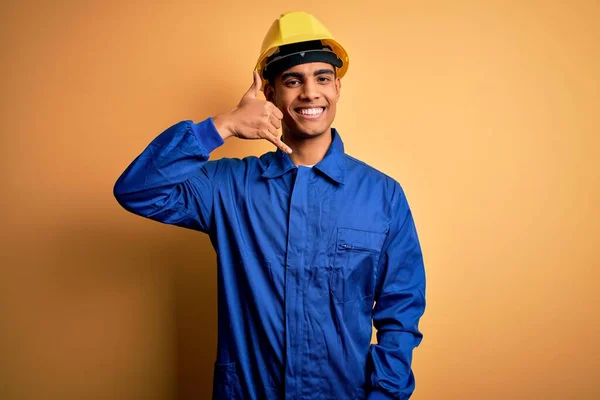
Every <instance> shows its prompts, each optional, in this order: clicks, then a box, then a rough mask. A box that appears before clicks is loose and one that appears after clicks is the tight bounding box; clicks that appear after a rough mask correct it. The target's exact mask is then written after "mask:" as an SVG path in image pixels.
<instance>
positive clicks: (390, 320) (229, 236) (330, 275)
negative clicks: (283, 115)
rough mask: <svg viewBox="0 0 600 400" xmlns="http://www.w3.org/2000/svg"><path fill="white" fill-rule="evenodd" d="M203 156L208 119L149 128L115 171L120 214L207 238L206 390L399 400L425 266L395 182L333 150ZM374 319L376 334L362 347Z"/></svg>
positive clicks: (234, 398) (407, 375)
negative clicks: (213, 339) (308, 159)
mask: <svg viewBox="0 0 600 400" xmlns="http://www.w3.org/2000/svg"><path fill="white" fill-rule="evenodd" d="M331 135H332V143H331V145H330V147H329V149H328V151H327V153H326V155H325V157H324V158H323V159H322V160H321V161H320V162H319V163H317V164H316V165H314V166H313V167H312V168H310V167H304V166H298V167H297V166H296V165H294V163H293V162H292V161H291V159H290V157H289V156H288V155H287V154H285V153H284V152H283V151H281V150H280V149H277V150H276V151H271V152H267V153H265V154H263V155H261V156H260V157H256V156H251V157H245V158H243V159H239V158H221V159H218V160H209V156H210V154H211V152H212V151H213V150H214V149H216V148H218V147H219V146H221V145H223V143H224V141H223V139H222V137H221V136H220V135H219V133H218V131H217V130H216V128H215V125H214V122H213V120H212V118H207V119H205V120H203V121H200V122H199V123H194V122H193V121H181V122H178V123H176V124H174V125H173V126H171V127H169V128H168V129H166V130H165V131H164V132H162V133H161V134H160V135H158V136H157V137H156V138H155V139H154V140H153V141H152V142H151V143H150V144H149V145H148V146H147V147H146V148H145V149H144V150H143V152H142V153H141V154H139V155H138V156H137V157H136V158H135V159H134V160H133V161H132V162H131V164H130V165H129V166H128V167H127V169H126V170H125V171H124V172H123V173H122V175H121V176H120V177H119V178H118V180H117V182H116V184H115V187H114V195H115V197H116V199H117V201H118V202H119V203H120V204H121V205H122V206H123V207H124V208H125V209H126V210H128V211H130V212H132V213H135V214H137V215H140V216H143V217H146V218H150V219H152V220H156V221H159V222H162V223H166V224H172V225H176V226H180V227H185V228H189V229H193V230H197V231H200V232H204V233H206V234H208V235H209V237H210V240H211V243H212V245H213V246H214V249H215V251H216V255H217V266H218V273H217V276H218V344H217V355H216V362H215V364H214V375H213V385H214V386H213V399H219V400H221V399H222V400H246V399H249V400H254V399H256V400H259V399H260V400H263V399H266V400H274V399H277V400H279V399H286V400H292V399H303V400H312V399H314V400H346V399H350V400H351V399H369V400H375V399H408V398H409V397H410V396H411V394H412V393H413V391H414V388H415V380H414V374H413V370H412V367H411V363H412V353H413V349H414V348H415V347H416V346H418V345H419V344H420V342H421V340H422V333H421V332H420V331H419V328H418V323H419V320H420V318H421V316H422V314H423V312H424V310H425V270H424V264H423V257H422V252H421V247H420V244H419V240H418V237H417V232H416V228H415V224H414V221H413V217H412V214H411V210H410V208H409V204H408V202H407V199H406V196H405V194H404V191H403V189H402V188H401V186H400V184H399V183H398V182H397V181H395V180H394V179H392V178H390V177H389V176H387V175H385V174H383V173H382V172H379V171H377V170H376V169H374V168H373V167H370V166H369V165H367V164H365V163H364V162H361V161H359V160H357V159H355V158H353V157H351V156H349V155H348V154H346V153H345V152H344V145H343V142H342V139H341V137H340V135H339V133H338V131H337V130H336V129H334V128H332V129H331ZM372 323H373V324H374V326H375V328H376V329H377V339H378V340H377V344H371V333H372Z"/></svg>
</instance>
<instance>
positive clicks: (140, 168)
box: [113, 118, 224, 232]
mask: <svg viewBox="0 0 600 400" xmlns="http://www.w3.org/2000/svg"><path fill="white" fill-rule="evenodd" d="M223 143H224V141H223V138H222V137H221V136H220V135H219V133H218V132H217V130H216V128H215V126H214V123H213V120H212V118H207V119H205V120H204V121H201V122H200V123H197V124H195V123H193V122H192V121H181V122H179V123H177V124H175V125H173V126H171V127H169V128H168V129H166V130H165V131H164V132H162V133H161V134H160V135H158V136H157V137H156V138H155V139H154V140H153V141H152V142H151V143H150V144H149V145H148V146H147V147H146V148H145V149H144V150H143V152H142V153H141V154H139V155H138V156H137V157H136V158H135V159H134V160H133V161H132V162H131V164H130V165H129V166H128V167H127V169H125V171H124V172H123V173H122V174H121V176H120V177H119V178H118V179H117V181H116V183H115V185H114V189H113V192H114V196H115V198H116V200H117V201H118V202H119V204H120V205H121V206H122V207H123V208H125V209H126V210H128V211H130V212H132V213H134V214H137V215H140V216H143V217H146V218H150V219H153V220H156V221H159V222H163V223H167V224H172V225H177V226H182V227H186V228H190V229H195V230H199V231H202V232H208V231H209V230H210V227H211V216H212V202H213V189H214V184H215V182H216V180H218V176H217V175H218V173H219V163H218V161H208V160H209V155H210V153H211V152H212V151H213V150H214V149H216V148H217V147H219V146H221V145H222V144H223Z"/></svg>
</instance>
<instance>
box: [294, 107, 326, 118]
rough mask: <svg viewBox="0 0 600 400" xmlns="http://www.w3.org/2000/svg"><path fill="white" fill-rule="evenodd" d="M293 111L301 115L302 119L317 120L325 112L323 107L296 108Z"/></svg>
mask: <svg viewBox="0 0 600 400" xmlns="http://www.w3.org/2000/svg"><path fill="white" fill-rule="evenodd" d="M294 111H296V113H297V114H299V115H301V116H302V118H306V119H317V118H319V117H320V116H321V115H323V112H325V107H313V108H296V109H295V110H294Z"/></svg>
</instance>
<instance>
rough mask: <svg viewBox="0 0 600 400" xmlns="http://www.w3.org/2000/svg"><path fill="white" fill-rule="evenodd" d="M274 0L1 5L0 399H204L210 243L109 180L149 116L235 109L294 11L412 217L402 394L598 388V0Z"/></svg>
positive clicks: (595, 392)
mask: <svg viewBox="0 0 600 400" xmlns="http://www.w3.org/2000/svg"><path fill="white" fill-rule="evenodd" d="M285 4H292V3H286V2H281V1H276V0H264V1H260V2H243V1H220V2H217V1H214V2H202V1H187V2H182V1H180V2H176V3H170V2H167V1H163V2H146V1H139V2H131V1H130V2H124V3H122V2H120V1H110V2H109V1H58V2H49V1H48V2H41V1H39V2H34V1H4V2H2V5H1V6H0V30H1V35H0V43H1V50H2V53H1V54H2V62H1V63H0V76H1V77H2V81H3V82H2V95H1V97H0V99H1V108H0V112H1V126H0V128H1V130H0V132H1V136H0V138H1V139H0V149H1V154H0V162H1V165H0V167H1V169H0V171H1V175H0V176H1V179H2V188H3V193H2V196H1V200H0V209H1V210H2V230H1V235H2V237H1V245H2V249H1V253H0V254H1V255H0V265H1V271H0V272H1V278H0V398H1V399H3V400H21V399H44V400H45V399H63V400H71V399H73V400H75V399H77V400H87V399H111V400H112V399H126V400H132V399H186V400H187V399H208V398H209V394H210V391H211V379H212V370H211V367H212V363H213V359H214V355H215V345H216V324H215V322H216V274H215V265H214V254H213V252H212V249H211V247H210V244H209V241H208V239H207V237H205V236H204V235H202V234H199V233H196V232H192V231H187V230H183V229H180V228H175V227H171V226H166V225H161V224H158V223H155V222H152V221H149V220H144V219H142V218H140V217H137V216H134V215H132V214H129V213H127V212H126V211H125V210H123V209H121V208H120V207H119V206H118V204H117V203H116V201H115V200H114V198H113V196H112V187H113V184H114V181H115V180H116V179H117V177H118V176H119V174H120V173H121V172H122V171H123V170H124V169H125V167H126V166H127V165H128V163H129V162H130V161H131V160H132V159H133V158H134V157H135V156H136V155H137V154H139V152H141V151H142V149H143V148H144V147H145V146H146V145H147V144H148V143H149V142H150V141H151V140H152V139H153V138H154V137H155V136H156V135H158V134H159V133H160V132H162V130H164V129H166V128H167V127H169V126H170V125H172V124H174V123H176V122H178V121H180V120H183V119H192V120H194V121H200V120H202V119H204V118H206V117H208V116H211V115H214V114H215V113H218V112H222V111H226V110H228V109H230V108H232V107H234V106H235V105H236V104H237V102H238V100H239V98H240V96H241V95H242V94H243V93H244V92H245V91H246V90H247V88H248V87H249V86H250V83H251V80H252V68H253V66H254V62H255V61H256V57H257V56H258V52H259V49H260V43H261V41H262V38H263V35H264V33H265V32H266V30H267V29H268V27H269V26H270V24H271V23H272V21H273V20H274V19H275V18H276V17H277V16H278V15H279V14H281V13H282V12H285V11H290V10H294V9H304V10H306V11H308V12H311V13H314V14H315V15H316V16H317V17H318V18H319V19H320V20H321V21H322V22H323V23H324V24H325V25H326V26H327V27H328V28H329V29H330V30H331V31H332V33H333V34H334V35H335V36H336V38H337V39H339V40H340V41H341V42H342V43H344V44H345V46H346V47H347V49H348V51H349V53H350V59H351V61H350V68H349V72H348V75H347V76H346V77H345V78H344V80H343V87H342V96H341V100H340V103H339V106H338V110H339V111H338V117H337V119H336V122H335V126H336V127H337V128H338V129H339V130H340V132H341V134H342V137H343V139H344V141H345V143H346V148H347V150H348V152H349V153H350V154H352V155H354V156H355V157H358V158H360V159H362V160H364V161H366V162H367V163H369V164H371V165H373V166H374V167H376V168H378V169H380V170H382V171H383V172H385V173H387V174H389V175H391V176H393V177H394V178H396V179H397V180H399V181H400V183H401V184H402V185H403V186H404V188H405V190H406V193H407V195H408V197H409V201H410V204H411V207H412V209H413V213H414V216H415V219H416V223H417V228H418V231H419V235H420V238H421V242H422V246H423V251H424V254H425V261H426V267H427V276H428V308H427V311H426V314H425V317H424V318H423V320H422V322H421V328H422V331H423V333H424V335H425V337H424V341H423V343H422V345H421V346H420V347H419V348H418V349H417V350H416V351H415V360H414V369H415V374H416V379H417V390H416V392H415V395H414V397H413V398H414V399H420V400H425V399H432V400H445V399H457V400H458V399H460V400H462V399H477V400H478V399H503V400H504V399H545V400H549V399H590V400H591V399H597V398H600V382H599V381H600V376H599V371H600V345H599V343H598V341H599V338H600V329H599V328H600V324H599V318H598V317H599V310H598V308H599V306H600V295H599V293H598V283H599V275H600V274H599V273H598V269H599V268H600V253H599V250H598V247H600V240H599V236H600V228H599V222H600V221H599V216H600V215H599V214H600V213H599V204H600V191H599V187H600V182H599V180H600V178H599V175H600V163H599V158H600V154H599V153H600V140H599V137H600V124H599V117H598V114H599V113H600V5H599V4H600V3H598V2H597V1H572V2H567V1H535V2H534V1H525V2H519V1H439V2H430V1H427V2H407V1H389V2H381V1H374V0H371V1H367V2H362V1H357V2H349V1H341V0H335V1H323V0H318V1H316V0H307V1H304V2H301V3H298V4H296V5H295V6H286V5H285ZM272 148H273V147H272V145H270V144H269V143H267V142H262V141H261V142H256V141H254V142H242V141H240V140H238V139H230V140H228V141H227V143H226V144H225V146H223V147H222V148H220V149H218V150H217V151H216V152H215V153H214V157H215V158H218V157H222V156H239V157H242V156H245V155H251V154H261V153H263V152H265V151H268V150H271V149H272ZM266 206H268V205H266Z"/></svg>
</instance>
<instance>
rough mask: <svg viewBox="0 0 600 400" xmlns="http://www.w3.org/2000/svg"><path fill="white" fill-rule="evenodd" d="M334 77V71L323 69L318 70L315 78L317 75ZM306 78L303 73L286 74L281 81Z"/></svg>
mask: <svg viewBox="0 0 600 400" xmlns="http://www.w3.org/2000/svg"><path fill="white" fill-rule="evenodd" d="M324 74H326V75H333V74H334V73H333V70H332V69H329V68H323V69H318V70H316V71H315V74H314V75H315V76H317V75H324ZM292 77H293V78H298V79H301V78H304V74H303V73H302V72H286V73H284V74H283V75H281V80H284V79H287V78H292Z"/></svg>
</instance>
